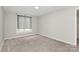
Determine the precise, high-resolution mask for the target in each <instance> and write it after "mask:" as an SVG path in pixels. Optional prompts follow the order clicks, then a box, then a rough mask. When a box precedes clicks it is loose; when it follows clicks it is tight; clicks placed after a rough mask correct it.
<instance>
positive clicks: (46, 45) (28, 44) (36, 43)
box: [2, 35, 79, 52]
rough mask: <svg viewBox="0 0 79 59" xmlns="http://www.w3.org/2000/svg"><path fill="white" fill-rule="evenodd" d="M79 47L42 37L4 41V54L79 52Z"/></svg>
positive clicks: (35, 36) (34, 36)
mask: <svg viewBox="0 0 79 59" xmlns="http://www.w3.org/2000/svg"><path fill="white" fill-rule="evenodd" d="M78 51H79V46H77V47H74V46H72V45H69V44H66V43H63V42H59V41H56V40H53V39H50V38H47V37H44V36H41V35H33V36H26V37H21V38H15V39H8V40H5V41H4V45H3V48H2V52H78Z"/></svg>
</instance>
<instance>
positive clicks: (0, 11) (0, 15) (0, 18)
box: [0, 6, 4, 51]
mask: <svg viewBox="0 0 79 59" xmlns="http://www.w3.org/2000/svg"><path fill="white" fill-rule="evenodd" d="M3 41H4V40H3V9H2V7H1V6H0V51H1V48H2V44H3Z"/></svg>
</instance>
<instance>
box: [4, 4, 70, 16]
mask: <svg viewBox="0 0 79 59" xmlns="http://www.w3.org/2000/svg"><path fill="white" fill-rule="evenodd" d="M3 8H4V11H5V12H12V13H22V14H26V15H33V16H41V15H44V14H47V13H50V12H55V11H58V10H60V9H65V8H69V7H66V6H39V9H38V10H36V9H35V8H34V6H4V7H3Z"/></svg>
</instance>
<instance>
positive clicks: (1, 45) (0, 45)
mask: <svg viewBox="0 0 79 59" xmlns="http://www.w3.org/2000/svg"><path fill="white" fill-rule="evenodd" d="M3 44H4V40H2V41H1V42H0V52H1V51H2V47H3Z"/></svg>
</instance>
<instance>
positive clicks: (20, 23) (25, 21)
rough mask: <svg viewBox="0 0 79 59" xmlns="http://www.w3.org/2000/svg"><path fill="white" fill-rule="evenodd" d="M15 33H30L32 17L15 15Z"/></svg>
mask: <svg viewBox="0 0 79 59" xmlns="http://www.w3.org/2000/svg"><path fill="white" fill-rule="evenodd" d="M17 32H18V33H21V32H32V17H29V16H23V15H17Z"/></svg>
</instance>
